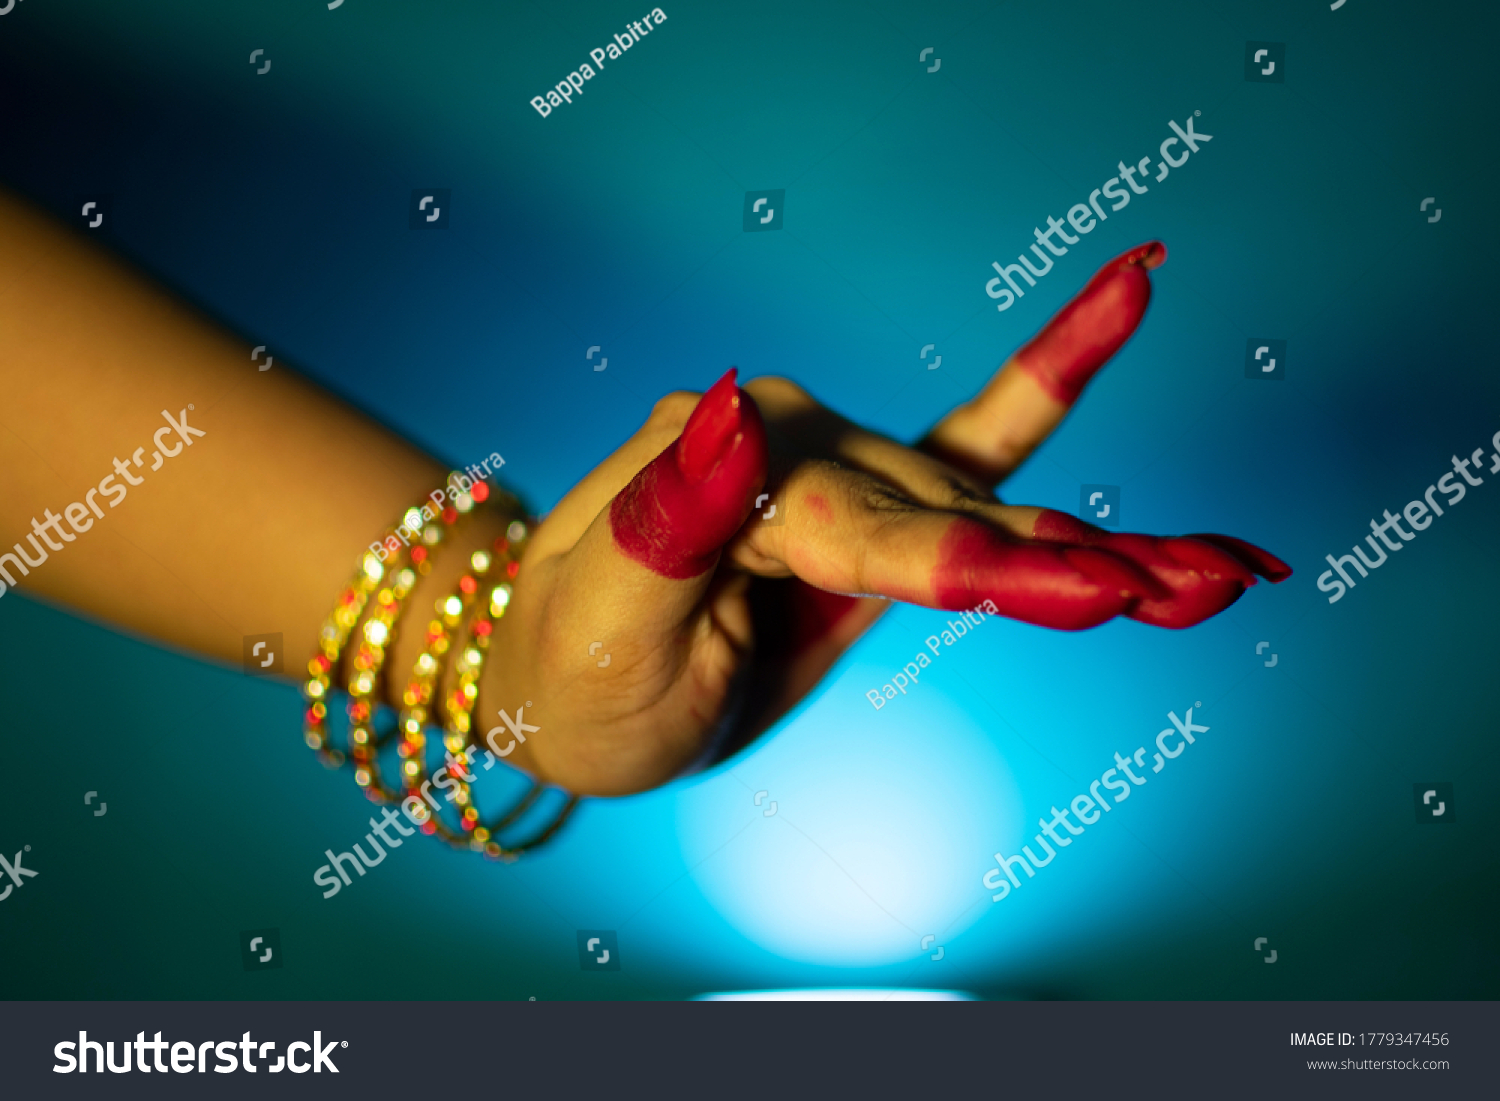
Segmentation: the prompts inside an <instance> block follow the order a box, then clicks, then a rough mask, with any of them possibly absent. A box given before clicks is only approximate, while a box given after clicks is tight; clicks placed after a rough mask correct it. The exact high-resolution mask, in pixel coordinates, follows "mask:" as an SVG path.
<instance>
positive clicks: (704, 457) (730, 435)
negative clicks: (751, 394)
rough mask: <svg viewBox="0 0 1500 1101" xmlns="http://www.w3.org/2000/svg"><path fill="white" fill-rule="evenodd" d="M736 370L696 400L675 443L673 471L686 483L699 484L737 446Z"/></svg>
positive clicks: (737, 406)
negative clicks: (695, 404) (696, 402)
mask: <svg viewBox="0 0 1500 1101" xmlns="http://www.w3.org/2000/svg"><path fill="white" fill-rule="evenodd" d="M736 371H737V368H734V367H731V368H729V370H728V371H725V372H724V376H723V377H722V378H720V379H719V381H718V382H716V383H714V384H713V385H712V386H710V387H709V388H708V391H707V392H706V393H705V394H704V395H703V396H702V397H701V398H699V399H698V405H697V408H695V409H694V410H693V414H692V416H690V417H688V422H687V425H686V426H685V427H684V428H683V430H682V435H681V436H680V437H679V438H678V440H677V469H679V470H681V471H682V474H683V477H685V478H687V480H688V481H690V482H701V481H703V480H704V479H706V478H707V477H708V476H709V475H710V474H712V473H713V471H714V467H716V466H718V465H719V461H720V460H721V459H723V458H724V456H725V455H727V454H728V453H729V451H730V449H731V448H732V447H734V445H735V443H736V442H737V437H738V435H739V430H740V388H739V387H738V386H736V385H735V374H736Z"/></svg>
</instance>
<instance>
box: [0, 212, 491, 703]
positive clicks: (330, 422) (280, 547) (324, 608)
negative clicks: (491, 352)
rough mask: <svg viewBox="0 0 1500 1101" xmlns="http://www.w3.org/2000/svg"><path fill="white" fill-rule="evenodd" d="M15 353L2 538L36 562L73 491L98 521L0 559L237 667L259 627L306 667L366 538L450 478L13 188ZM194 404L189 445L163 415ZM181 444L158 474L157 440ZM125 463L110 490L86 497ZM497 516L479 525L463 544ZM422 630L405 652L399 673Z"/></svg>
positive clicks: (423, 595) (64, 598)
mask: <svg viewBox="0 0 1500 1101" xmlns="http://www.w3.org/2000/svg"><path fill="white" fill-rule="evenodd" d="M0 361H3V362H4V364H5V371H4V376H5V401H4V403H3V405H0V469H3V470H4V472H5V473H4V476H3V478H0V552H6V551H10V552H14V550H15V548H14V547H13V546H12V544H14V543H15V542H17V541H18V540H19V541H21V543H22V546H23V549H24V550H25V551H26V552H27V554H28V555H29V556H30V558H31V560H33V561H34V560H35V559H36V557H37V551H36V550H35V549H34V548H33V545H32V544H31V543H29V542H27V536H28V535H34V534H35V532H34V531H33V528H32V520H33V519H36V520H38V521H44V517H45V515H46V512H47V510H49V509H50V510H51V512H52V513H53V514H54V515H60V514H63V513H64V511H65V509H66V508H67V506H68V505H69V504H71V503H74V502H78V503H79V504H80V505H82V506H83V510H82V511H84V513H85V515H84V516H80V515H79V511H80V510H74V512H73V515H74V517H77V518H78V519H79V520H80V526H85V527H86V528H87V530H85V531H82V532H80V531H77V530H76V529H75V528H74V527H70V526H69V525H68V524H67V523H66V522H65V521H64V522H61V523H59V524H58V526H57V528H58V529H60V531H61V532H62V533H66V534H67V535H71V536H72V539H71V540H66V539H65V538H63V537H62V536H61V535H59V534H58V533H57V529H49V530H48V532H47V536H48V539H41V538H38V539H37V543H38V544H41V546H42V549H44V550H48V556H47V559H46V561H45V562H43V563H42V564H41V565H39V566H35V567H33V568H30V570H29V573H27V574H26V575H24V576H19V575H18V570H17V569H16V567H15V566H14V565H13V563H12V562H10V561H8V560H7V561H4V562H3V563H0V564H3V565H4V566H5V567H6V568H8V570H9V572H10V573H11V575H12V577H13V578H14V580H15V581H16V583H17V584H16V586H15V588H16V589H17V590H19V591H21V592H26V593H31V594H34V595H38V596H41V597H45V598H47V599H50V600H53V601H56V602H58V603H61V604H63V605H66V606H68V607H70V608H72V609H76V610H78V611H81V612H83V613H86V614H89V615H92V616H97V617H98V618H100V619H102V620H105V621H107V622H109V623H111V624H113V625H116V626H118V627H121V628H124V629H126V630H128V631H131V632H134V633H138V634H141V635H144V636H146V637H148V638H151V639H154V640H157V641H159V642H163V643H166V644H168V645H171V646H176V647H181V648H183V649H186V650H189V651H193V652H195V653H198V654H201V655H204V656H207V657H210V658H215V659H219V660H222V661H226V662H232V663H235V664H238V662H239V661H240V657H241V652H242V640H243V637H244V636H245V635H251V634H261V633H269V632H281V633H282V634H283V636H284V638H285V645H286V655H285V668H286V671H287V673H288V675H290V676H293V677H297V676H299V675H300V673H301V671H302V668H303V666H304V664H305V662H306V661H307V659H308V657H310V656H311V654H312V653H313V650H314V646H315V643H316V640H317V632H318V629H319V627H320V626H321V624H322V622H323V619H324V617H325V616H326V615H327V614H328V612H329V609H330V608H331V607H332V603H333V600H334V598H335V597H336V596H337V594H338V591H339V589H340V587H341V586H342V585H343V584H345V582H347V580H348V579H349V577H350V575H351V574H352V572H353V570H354V567H355V564H356V562H357V561H358V559H359V556H360V552H361V550H362V548H364V547H366V546H368V544H369V543H370V542H371V541H372V540H374V539H376V538H377V537H378V536H379V535H380V534H381V532H382V531H383V530H384V528H385V527H386V526H387V525H389V524H391V523H393V522H394V521H395V520H396V519H397V517H398V516H399V515H400V513H401V511H402V510H403V509H404V508H406V507H408V506H409V505H411V504H413V503H416V502H419V501H420V500H422V499H423V498H425V497H426V496H427V494H429V493H431V492H432V491H433V490H434V489H436V488H438V487H439V486H441V485H442V484H443V480H444V477H445V475H446V470H445V468H444V467H443V466H442V464H440V463H438V462H437V461H436V460H434V459H433V458H431V457H430V456H428V455H425V454H423V453H422V452H421V451H419V450H418V449H417V448H415V447H413V446H412V445H410V444H409V443H407V442H405V441H404V440H402V439H400V438H399V437H397V436H395V435H394V434H392V433H391V432H389V431H387V430H386V429H384V428H382V427H381V426H380V425H378V424H376V423H374V422H373V421H372V420H370V419H369V418H367V417H365V416H363V415H361V414H360V413H358V412H357V411H355V410H353V409H351V408H349V407H348V406H347V405H345V404H344V403H342V402H340V401H339V400H338V399H336V398H334V397H333V396H331V395H329V394H327V393H326V392H324V391H322V390H320V389H318V388H317V387H316V386H314V385H312V384H310V383H308V382H306V381H305V380H303V379H301V378H299V377H298V376H297V375H295V374H292V373H291V372H288V371H286V370H283V369H282V368H281V365H280V364H277V365H276V366H275V367H274V368H273V369H271V370H269V371H265V372H261V371H258V370H257V368H256V366H255V365H254V364H253V363H251V361H250V357H249V347H248V346H247V344H246V342H245V341H243V340H240V339H237V338H236V337H234V336H233V335H232V334H230V333H227V332H225V331H224V330H223V329H221V328H219V327H218V326H216V325H214V324H213V323H212V322H211V321H209V320H208V319H206V318H204V317H202V316H201V315H199V314H197V313H195V312H194V311H192V310H191V309H189V308H188V307H186V306H184V305H183V304H182V303H180V302H179V301H178V300H176V299H175V298H173V297H171V296H170V295H169V294H168V293H167V292H166V291H165V290H163V289H161V288H160V287H157V286H155V285H153V284H152V283H151V282H150V281H149V280H147V279H145V278H144V277H142V276H141V275H139V274H138V273H136V272H134V271H132V270H131V269H130V268H129V267H127V266H126V265H124V264H122V263H121V262H119V261H118V260H116V259H115V258H113V257H112V256H110V255H109V254H107V253H105V252H104V251H103V250H100V249H98V248H96V247H94V246H93V245H92V244H91V243H90V242H87V241H85V240H82V239H80V238H79V237H77V236H75V235H74V234H72V233H70V232H69V231H67V230H65V229H63V228H61V227H59V226H57V225H56V224H54V223H53V222H52V221H51V220H50V219H48V218H47V217H46V216H45V215H43V214H40V213H38V212H36V211H35V210H33V209H31V208H29V207H26V206H24V205H22V204H21V203H19V202H17V201H16V200H15V199H13V198H11V197H9V196H7V195H4V194H3V193H0ZM189 406H191V407H192V408H191V409H189ZM184 409H186V410H188V412H187V423H188V424H189V425H190V426H191V427H192V428H194V429H196V430H197V431H200V432H203V433H204V435H203V436H201V437H197V436H194V435H192V434H191V433H188V438H189V439H191V440H192V442H191V444H187V443H184V442H183V441H182V439H180V438H179V434H178V433H177V432H175V431H173V430H171V429H170V427H169V426H168V423H167V421H166V420H164V418H163V415H162V411H163V410H167V411H168V412H169V413H170V414H171V415H172V417H173V418H178V416H179V411H180V410H184ZM162 428H167V429H168V431H167V432H165V433H164V434H163V435H162V437H161V439H160V441H159V442H160V444H161V445H162V447H161V448H159V447H158V446H157V445H156V443H154V442H153V439H152V437H153V434H155V433H156V432H157V430H158V429H162ZM177 447H180V448H181V450H180V451H178V452H177V454H176V455H175V456H174V457H171V458H167V457H165V456H164V457H163V459H162V461H161V466H160V468H159V469H157V470H155V471H152V470H151V469H150V468H151V466H152V465H153V463H154V462H155V460H154V458H153V453H154V452H157V451H158V450H162V449H165V450H171V449H173V448H177ZM137 449H142V450H143V455H142V458H143V460H144V461H143V464H142V466H141V467H139V468H138V467H136V466H135V465H134V463H133V462H132V461H131V458H132V455H133V454H135V453H136V451H137ZM117 458H118V459H120V460H122V461H123V462H124V463H125V464H126V465H127V469H128V471H129V472H130V476H131V477H132V478H135V479H139V480H140V484H139V485H132V484H129V482H128V480H127V479H126V478H125V477H123V476H121V475H119V474H118V473H117V471H116V468H115V466H114V460H115V459H117ZM111 475H113V476H114V483H113V485H112V486H111V487H110V488H111V492H110V493H102V492H95V493H94V494H93V497H92V501H90V500H89V499H88V495H89V491H90V490H97V489H98V486H99V485H100V483H101V482H102V481H103V480H104V479H105V478H106V477H107V476H111ZM122 485H123V486H124V488H125V495H124V496H123V497H120V496H118V495H117V494H118V487H120V486H122ZM98 512H102V513H103V515H102V516H100V515H97V513H98ZM491 528H495V530H493V531H492V530H490V529H491ZM500 530H503V524H498V526H497V521H495V520H484V521H479V522H477V523H476V524H475V525H473V526H471V527H470V529H469V530H468V532H467V533H466V534H465V535H464V537H463V539H462V541H463V542H464V543H475V545H476V546H477V545H478V542H477V541H478V540H480V539H484V538H493V537H494V536H495V535H496V534H499V532H500ZM48 540H50V542H51V543H52V544H54V545H56V546H58V547H59V548H60V549H56V550H51V549H48V547H47V542H48ZM466 558H467V553H463V554H460V553H459V551H458V549H457V548H455V549H454V553H453V554H451V555H444V556H441V557H440V558H439V559H438V561H437V568H436V569H435V571H434V574H433V575H432V576H431V577H430V578H428V579H425V580H424V581H423V583H422V584H421V585H420V586H419V587H418V588H417V590H416V592H415V593H414V594H413V597H412V602H413V603H412V607H411V609H410V615H411V617H412V618H413V619H416V618H418V617H420V618H421V621H422V623H423V624H425V623H426V621H427V619H428V618H430V616H429V613H430V611H431V608H432V603H431V602H432V600H434V599H436V596H437V592H436V590H437V589H438V588H439V587H443V586H446V585H447V584H449V583H450V582H452V581H456V576H457V574H456V572H455V571H456V570H457V569H458V568H460V567H461V559H466ZM450 574H452V577H449V576H448V575H450ZM0 580H3V579H0ZM0 599H3V598H0ZM416 634H417V632H414V631H413V632H407V633H406V634H405V635H404V636H403V637H402V641H401V643H400V644H399V645H398V647H397V648H396V650H395V652H394V653H393V654H392V655H391V659H390V665H391V669H392V673H393V680H395V681H397V682H402V681H404V677H405V673H406V671H407V670H409V669H410V665H411V661H412V660H413V659H414V658H415V656H416V651H415V647H416V646H417V645H418V644H419V643H418V640H417V639H416V637H415V636H416Z"/></svg>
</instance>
